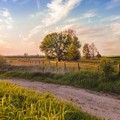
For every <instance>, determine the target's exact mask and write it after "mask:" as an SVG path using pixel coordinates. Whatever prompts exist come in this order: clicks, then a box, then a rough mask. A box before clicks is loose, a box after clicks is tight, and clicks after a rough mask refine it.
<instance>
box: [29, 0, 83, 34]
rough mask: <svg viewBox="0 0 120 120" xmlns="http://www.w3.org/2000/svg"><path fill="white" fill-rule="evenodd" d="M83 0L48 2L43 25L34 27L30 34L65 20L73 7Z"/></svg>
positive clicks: (55, 0) (54, 0) (53, 0)
mask: <svg viewBox="0 0 120 120" xmlns="http://www.w3.org/2000/svg"><path fill="white" fill-rule="evenodd" d="M81 1H82V0H67V1H64V0H52V1H51V2H50V3H48V4H47V10H46V12H45V13H44V14H45V17H44V19H43V20H42V23H41V25H38V26H36V27H35V28H33V29H32V30H31V32H30V34H29V36H32V35H34V34H36V33H38V32H39V31H41V30H42V29H43V28H45V27H49V26H51V25H54V24H56V23H58V22H59V21H61V20H63V19H64V18H65V17H66V16H67V15H68V14H69V13H70V11H71V10H72V9H74V8H75V7H76V6H77V5H79V4H80V2H81ZM63 11H64V12H63Z"/></svg>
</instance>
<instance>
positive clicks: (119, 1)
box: [107, 0, 120, 9]
mask: <svg viewBox="0 0 120 120" xmlns="http://www.w3.org/2000/svg"><path fill="white" fill-rule="evenodd" d="M118 6H120V0H111V1H110V3H108V4H107V9H111V8H114V7H118Z"/></svg>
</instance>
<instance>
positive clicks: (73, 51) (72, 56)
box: [66, 44, 80, 61]
mask: <svg viewBox="0 0 120 120" xmlns="http://www.w3.org/2000/svg"><path fill="white" fill-rule="evenodd" d="M68 51H69V52H68V54H67V56H66V59H67V60H73V61H76V60H79V59H80V51H79V50H78V48H77V47H76V46H75V45H73V44H72V45H70V46H69V48H68Z"/></svg>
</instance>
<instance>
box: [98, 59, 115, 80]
mask: <svg viewBox="0 0 120 120" xmlns="http://www.w3.org/2000/svg"><path fill="white" fill-rule="evenodd" d="M99 67H100V73H101V74H102V77H103V78H104V80H110V78H112V76H113V73H114V71H115V69H114V63H113V61H112V60H111V59H103V60H102V61H101V62H100V66H99Z"/></svg>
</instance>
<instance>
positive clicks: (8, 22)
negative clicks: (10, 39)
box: [0, 8, 14, 29]
mask: <svg viewBox="0 0 120 120" xmlns="http://www.w3.org/2000/svg"><path fill="white" fill-rule="evenodd" d="M0 16H1V18H0V23H1V24H0V26H2V28H3V27H6V28H7V29H11V28H12V27H13V26H12V24H13V22H14V20H13V18H12V16H11V14H10V12H9V10H8V9H6V8H2V9H1V10H0Z"/></svg>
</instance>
